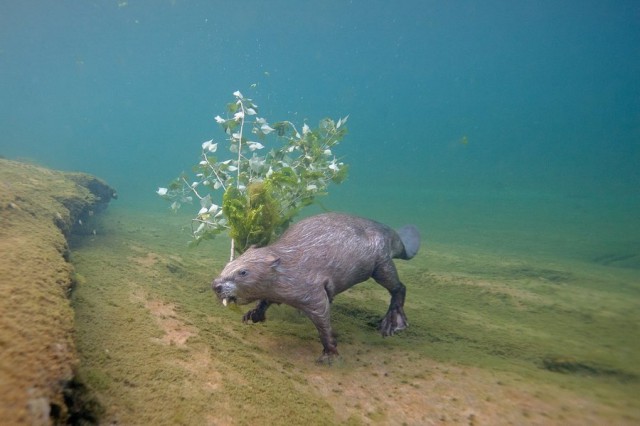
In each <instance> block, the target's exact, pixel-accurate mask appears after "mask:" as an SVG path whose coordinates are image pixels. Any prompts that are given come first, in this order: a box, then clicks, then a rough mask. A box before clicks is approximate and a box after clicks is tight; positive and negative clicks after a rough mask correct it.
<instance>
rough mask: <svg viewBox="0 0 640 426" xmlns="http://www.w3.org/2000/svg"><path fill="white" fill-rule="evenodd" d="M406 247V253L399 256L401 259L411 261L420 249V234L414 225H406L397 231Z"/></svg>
mask: <svg viewBox="0 0 640 426" xmlns="http://www.w3.org/2000/svg"><path fill="white" fill-rule="evenodd" d="M396 232H397V233H398V235H399V236H400V240H402V244H403V245H404V253H402V254H401V255H400V256H398V257H399V258H400V259H407V260H408V259H411V258H412V257H413V256H415V255H416V253H418V249H420V232H419V231H418V228H416V227H415V226H413V225H405V226H403V227H402V228H400V229H398V230H397V231H396Z"/></svg>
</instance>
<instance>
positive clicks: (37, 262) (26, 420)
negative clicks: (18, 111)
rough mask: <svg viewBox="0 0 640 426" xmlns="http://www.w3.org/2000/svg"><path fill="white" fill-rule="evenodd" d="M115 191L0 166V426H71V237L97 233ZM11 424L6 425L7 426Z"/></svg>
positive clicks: (84, 180) (73, 176)
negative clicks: (95, 224)
mask: <svg viewBox="0 0 640 426" xmlns="http://www.w3.org/2000/svg"><path fill="white" fill-rule="evenodd" d="M115 197H116V193H115V191H114V190H113V189H112V188H110V187H109V186H108V185H107V184H106V183H104V182H103V181H101V180H99V179H97V178H95V177H93V176H90V175H86V174H82V173H65V172H60V171H53V170H49V169H46V168H43V167H39V166H36V165H32V164H25V163H21V162H16V161H10V160H7V159H0V253H2V256H0V312H1V313H2V314H1V315H0V395H2V397H1V398H0V419H2V422H3V423H4V422H8V423H11V424H36V425H38V424H50V423H52V422H54V423H58V422H66V421H67V420H68V418H69V417H70V416H73V410H74V408H69V407H68V406H69V405H73V396H72V391H71V388H72V387H73V385H72V383H73V382H72V381H73V376H74V368H75V366H76V365H77V362H78V361H77V354H76V350H75V345H74V341H73V329H74V324H73V319H74V315H73V310H72V308H71V306H70V303H69V298H68V295H69V293H70V290H71V287H72V285H73V267H72V266H71V265H70V263H69V262H68V259H69V252H68V246H67V240H66V237H68V236H69V235H70V234H72V233H86V234H89V235H90V234H91V233H92V232H94V229H92V227H91V226H92V218H93V216H94V215H95V214H96V213H98V212H99V211H101V210H102V209H104V208H105V207H106V206H107V204H108V203H109V201H110V200H111V198H115ZM5 424H7V423H5Z"/></svg>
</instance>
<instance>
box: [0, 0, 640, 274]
mask: <svg viewBox="0 0 640 426" xmlns="http://www.w3.org/2000/svg"><path fill="white" fill-rule="evenodd" d="M638 46H640V5H639V4H638V3H637V2H635V1H615V2H598V1H579V2H578V1H576V2H570V1H565V2H556V1H541V2H505V1H488V2H487V1H483V2H476V1H461V2H441V1H417V0H409V1H402V2H399V1H384V2H383V1H369V0H368V1H317V2H311V1H309V2H300V1H285V0H279V1H257V0H252V1H242V2H238V1H208V0H206V1H181V0H173V1H169V0H166V1H160V0H153V1H151V0H148V1H136V0H130V1H126V0H110V1H107V0H100V1H52V0H51V1H30V0H27V1H12V2H10V1H4V2H2V3H1V4H0V99H1V100H2V101H1V102H0V155H3V156H5V157H8V158H22V159H28V160H31V161H35V162H38V163H41V164H45V165H47V166H51V167H54V168H60V169H65V170H79V171H85V172H88V173H92V174H95V175H97V176H100V177H102V178H104V179H105V180H106V181H108V182H109V183H110V184H112V185H113V186H114V187H116V188H117V189H118V191H119V194H120V199H119V200H118V201H117V203H118V205H119V206H121V207H131V208H134V207H135V208H137V209H140V210H142V211H151V210H153V211H159V210H164V209H167V204H166V203H165V202H164V201H163V200H160V199H159V198H158V197H157V196H156V195H155V193H154V192H155V190H156V188H157V187H158V186H163V185H165V184H166V183H167V182H168V181H169V180H170V179H172V178H173V177H175V176H176V175H177V174H179V173H180V172H181V171H182V170H188V169H189V168H190V167H191V166H192V165H193V164H194V163H195V162H196V161H197V156H198V154H199V149H200V144H201V142H202V141H204V140H207V139H211V138H219V139H222V138H223V135H222V132H221V130H220V129H219V127H218V126H217V124H216V123H215V121H214V120H213V117H214V116H215V115H217V114H221V113H222V112H223V111H224V106H225V104H226V103H227V102H229V101H230V99H231V93H232V92H233V91H235V90H241V91H242V92H243V93H245V94H246V95H247V96H250V97H252V98H253V99H255V101H256V102H257V103H258V104H259V105H260V106H262V108H263V110H262V113H263V114H264V115H265V116H267V117H268V118H269V119H271V120H280V119H290V120H292V121H297V122H299V123H300V122H302V120H304V119H308V120H309V122H311V123H315V122H317V121H318V120H319V119H321V118H323V117H325V116H331V117H334V118H338V117H342V116H344V115H346V114H350V120H349V129H350V135H349V136H348V138H347V139H346V140H345V141H344V142H343V144H342V145H341V146H340V147H339V150H338V151H339V152H338V153H339V154H341V155H344V156H345V161H346V162H347V163H349V164H350V166H351V173H350V179H349V180H348V181H347V182H345V183H344V184H343V185H341V186H340V187H334V188H331V189H330V195H329V197H327V198H325V199H324V200H323V203H324V204H325V205H326V206H327V207H329V208H332V209H336V210H343V211H350V212H354V213H358V214H361V215H364V216H369V217H373V218H378V219H380V220H383V221H386V222H389V223H391V224H393V225H400V224H401V223H404V222H414V223H417V224H418V225H419V226H420V227H421V228H422V229H423V231H424V232H425V235H426V236H427V238H428V239H431V240H433V241H437V242H440V243H443V244H462V245H469V246H474V247H476V248H479V249H482V250H488V251H496V252H500V251H504V252H507V253H523V254H536V255H541V256H549V257H558V256H560V257H565V258H567V259H574V258H577V259H582V260H589V259H598V258H601V256H606V255H607V254H611V253H613V254H617V255H619V256H622V257H623V258H624V259H626V260H625V261H624V262H620V265H622V266H624V267H627V268H628V267H630V268H635V269H639V270H640V260H639V259H640V257H639V255H638V253H639V252H640V214H639V212H640V209H639V207H640V167H639V164H640V78H638V76H640V50H639V49H638ZM252 84H256V87H255V89H251V88H250V86H251V85H252ZM194 209H195V210H197V208H196V207H194ZM634 259H635V260H634Z"/></svg>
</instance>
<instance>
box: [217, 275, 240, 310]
mask: <svg viewBox="0 0 640 426" xmlns="http://www.w3.org/2000/svg"><path fill="white" fill-rule="evenodd" d="M211 288H212V289H213V292H214V293H215V294H216V296H218V299H220V300H221V301H222V304H223V305H224V306H227V304H228V303H229V302H235V301H236V297H235V293H236V285H235V283H234V282H233V281H228V280H221V279H215V280H213V283H211Z"/></svg>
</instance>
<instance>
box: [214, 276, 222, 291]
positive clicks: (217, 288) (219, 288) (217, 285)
mask: <svg viewBox="0 0 640 426" xmlns="http://www.w3.org/2000/svg"><path fill="white" fill-rule="evenodd" d="M211 289H212V290H213V291H214V292H215V293H216V294H220V293H221V292H222V281H218V280H217V279H216V280H213V282H212V283H211Z"/></svg>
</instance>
